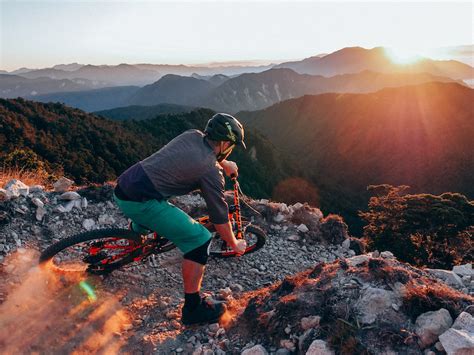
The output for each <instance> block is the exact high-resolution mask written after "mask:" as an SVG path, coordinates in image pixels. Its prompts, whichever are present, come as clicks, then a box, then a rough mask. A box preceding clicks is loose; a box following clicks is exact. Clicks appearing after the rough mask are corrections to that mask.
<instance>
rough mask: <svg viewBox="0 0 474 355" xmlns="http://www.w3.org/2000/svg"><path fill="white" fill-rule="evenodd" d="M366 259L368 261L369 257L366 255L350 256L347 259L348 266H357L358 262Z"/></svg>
mask: <svg viewBox="0 0 474 355" xmlns="http://www.w3.org/2000/svg"><path fill="white" fill-rule="evenodd" d="M366 261H367V262H368V261H369V257H368V256H367V255H356V256H353V257H352V258H349V259H347V262H348V263H349V265H350V266H358V265H360V264H363V263H365V262H366Z"/></svg>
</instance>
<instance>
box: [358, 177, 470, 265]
mask: <svg viewBox="0 0 474 355" xmlns="http://www.w3.org/2000/svg"><path fill="white" fill-rule="evenodd" d="M407 188H408V186H398V187H394V186H391V185H386V184H385V185H371V186H369V190H370V191H372V192H375V193H376V194H377V195H376V196H373V197H371V198H370V201H369V208H368V211H367V212H360V213H359V215H360V216H361V217H362V218H363V219H364V220H365V221H366V222H367V225H366V226H365V227H364V237H365V238H366V239H367V241H368V245H369V248H371V249H372V250H373V249H377V250H379V251H383V250H390V251H391V252H393V253H394V255H395V256H397V258H399V259H400V260H403V261H406V262H409V263H411V264H415V265H417V266H429V267H435V268H451V267H452V266H453V265H455V264H459V263H462V262H471V261H472V259H473V257H474V236H473V234H474V202H473V201H469V200H468V199H467V198H466V197H465V196H463V195H461V194H459V193H452V192H446V193H443V194H441V195H440V196H435V195H431V194H415V195H411V194H405V191H406V190H407Z"/></svg>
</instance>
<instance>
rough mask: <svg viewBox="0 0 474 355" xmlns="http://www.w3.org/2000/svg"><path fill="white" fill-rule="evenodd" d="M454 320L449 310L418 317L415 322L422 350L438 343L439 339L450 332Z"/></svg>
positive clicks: (427, 313) (442, 309) (440, 310)
mask: <svg viewBox="0 0 474 355" xmlns="http://www.w3.org/2000/svg"><path fill="white" fill-rule="evenodd" d="M452 324H453V319H452V318H451V315H450V314H449V312H448V310H446V309H444V308H441V309H439V310H437V311H432V312H426V313H423V314H421V315H419V316H418V318H417V319H416V322H415V333H416V335H418V338H419V340H418V343H419V345H420V346H421V348H422V349H424V348H426V347H428V346H430V345H432V344H434V343H436V341H437V340H438V337H439V336H440V335H441V334H443V333H444V332H445V331H446V330H448V329H449V328H450V327H451V325H452Z"/></svg>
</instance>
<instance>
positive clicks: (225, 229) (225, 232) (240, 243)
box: [214, 222, 247, 255]
mask: <svg viewBox="0 0 474 355" xmlns="http://www.w3.org/2000/svg"><path fill="white" fill-rule="evenodd" d="M214 226H215V227H216V231H217V233H219V235H220V236H221V238H222V239H224V241H225V242H226V243H227V244H228V245H229V246H230V247H231V248H232V249H233V250H234V251H235V252H236V253H237V254H239V255H242V254H243V253H244V252H245V249H246V248H247V243H246V242H245V240H243V239H239V240H238V239H237V238H235V235H234V232H233V231H232V226H231V224H230V222H227V223H224V224H214Z"/></svg>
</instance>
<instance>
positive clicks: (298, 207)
mask: <svg viewBox="0 0 474 355" xmlns="http://www.w3.org/2000/svg"><path fill="white" fill-rule="evenodd" d="M303 206H304V205H303V204H302V203H301V202H296V203H295V204H294V205H292V206H291V207H292V209H293V211H297V210H299V209H301V208H302V207H303Z"/></svg>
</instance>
